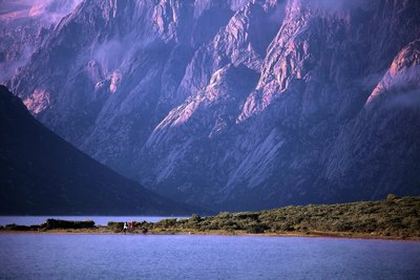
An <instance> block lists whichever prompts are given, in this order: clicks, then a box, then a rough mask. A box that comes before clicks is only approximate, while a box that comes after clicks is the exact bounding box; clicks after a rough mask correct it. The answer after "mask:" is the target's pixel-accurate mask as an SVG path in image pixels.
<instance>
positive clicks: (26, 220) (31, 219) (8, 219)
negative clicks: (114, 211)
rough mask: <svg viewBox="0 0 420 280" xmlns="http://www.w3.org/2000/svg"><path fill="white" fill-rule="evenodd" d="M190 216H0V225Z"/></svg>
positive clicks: (124, 220) (151, 219)
mask: <svg viewBox="0 0 420 280" xmlns="http://www.w3.org/2000/svg"><path fill="white" fill-rule="evenodd" d="M175 218H188V217H178V216H177V217H172V216H171V217H167V216H0V226H5V225H8V224H17V225H25V226H30V225H39V224H42V223H43V222H45V221H46V220H47V219H59V220H68V221H87V220H91V221H94V222H95V224H96V225H101V226H105V225H107V224H108V222H110V221H113V222H127V221H139V222H140V221H147V222H158V221H160V220H163V219H175Z"/></svg>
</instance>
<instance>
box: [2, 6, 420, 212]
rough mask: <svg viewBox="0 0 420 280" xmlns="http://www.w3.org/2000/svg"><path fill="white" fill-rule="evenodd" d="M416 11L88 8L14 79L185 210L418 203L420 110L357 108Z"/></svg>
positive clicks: (409, 33) (69, 128)
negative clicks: (391, 195)
mask: <svg viewBox="0 0 420 280" xmlns="http://www.w3.org/2000/svg"><path fill="white" fill-rule="evenodd" d="M419 14H420V5H418V3H417V1H415V0H406V1H397V0H373V1H344V0H337V1H327V0H312V1H310V0H284V1H282V0H277V1H276V0H252V1H251V0H242V1H241V0H236V1H233V0H232V1H218V0H217V1H199V0H197V1H165V0H161V1H151V0H150V1H137V2H136V1H119V0H107V1H84V2H83V3H81V5H80V6H78V8H77V9H76V10H75V11H73V12H72V14H71V15H70V16H68V17H66V18H65V19H64V20H62V21H61V22H60V23H59V24H58V25H57V26H56V27H55V29H54V31H53V32H52V33H51V34H50V35H49V36H48V37H47V38H46V39H45V41H44V43H43V44H41V45H40V46H38V47H37V51H36V53H34V55H33V56H32V58H31V62H30V63H29V64H28V65H27V66H26V67H24V68H22V69H21V71H20V72H19V73H18V74H17V75H15V76H14V78H13V79H12V80H11V81H10V82H9V85H10V86H11V87H12V88H13V89H14V91H15V92H16V93H17V94H18V95H19V96H21V97H22V99H24V103H25V105H26V106H27V107H28V108H29V110H30V111H31V112H32V113H33V114H34V115H35V116H36V117H37V118H38V119H39V120H40V121H42V122H43V123H44V124H46V125H47V126H48V127H50V128H51V129H52V130H54V131H55V132H57V133H58V134H59V135H61V136H62V137H64V138H65V139H67V140H68V141H70V142H71V143H73V144H74V145H76V146H77V147H79V148H81V149H82V150H83V151H85V152H86V153H88V154H89V155H91V156H93V157H94V158H95V159H98V160H99V161H101V162H102V163H105V164H107V165H108V166H111V167H112V168H114V169H116V170H118V171H119V172H121V173H123V174H125V175H127V176H130V177H131V178H135V179H137V180H138V181H140V182H143V183H145V184H146V185H148V186H151V187H153V189H154V190H157V191H159V192H161V193H163V194H166V195H171V196H173V197H177V198H179V199H182V200H184V201H188V202H194V203H199V204H201V205H205V206H208V207H213V208H224V209H225V208H230V209H251V208H253V209H258V208H267V207H277V206H280V205H284V204H290V203H310V202H329V201H337V200H339V201H345V200H353V199H356V198H357V199H376V198H382V197H383V195H384V194H386V193H388V192H391V191H392V192H396V193H400V194H401V195H403V194H419V193H420V185H419V183H420V182H419V181H418V177H416V176H415V175H413V174H418V173H419V172H418V171H419V167H418V164H417V162H418V161H417V159H418V155H419V150H418V148H417V147H418V146H419V142H418V141H419V140H418V139H419V138H418V137H417V136H416V134H415V133H416V132H415V129H414V128H415V127H416V120H418V115H419V112H418V107H417V105H414V107H413V108H414V109H413V108H410V109H407V108H401V107H398V108H395V107H393V106H388V105H387V104H388V103H393V102H394V101H392V100H388V98H386V100H385V101H383V102H384V103H386V104H385V105H383V106H382V107H384V108H388V109H389V108H391V109H389V110H391V112H388V111H384V110H383V108H382V107H381V106H376V105H372V106H368V105H365V104H366V102H368V103H369V104H370V103H371V101H370V100H373V99H375V98H373V96H376V94H377V93H378V92H380V91H382V89H381V88H382V87H383V86H382V85H381V83H382V84H383V83H385V81H384V80H387V79H389V78H387V76H385V77H384V78H383V80H382V81H381V79H382V77H383V76H384V75H387V74H385V73H386V72H387V70H388V68H389V67H390V65H391V64H392V62H393V60H394V59H398V58H396V56H397V55H398V53H399V52H400V51H402V50H403V49H404V48H409V49H410V48H411V49H412V48H413V47H408V45H409V44H414V43H411V42H413V41H415V40H416V39H419V38H420V17H419ZM82 30H83V32H81V31H82ZM414 45H416V44H414ZM410 46H411V45H410ZM402 52H404V51H402ZM392 67H393V66H391V68H392ZM415 69H417V68H415ZM390 71H391V70H390ZM406 82H407V81H406V80H403V82H402V83H403V84H405V83H406ZM417 89H418V88H416V87H413V89H412V91H414V92H415V93H414V94H412V95H413V96H417V95H418V93H417V92H418V90H417ZM372 92H373V93H372ZM398 92H399V91H398ZM386 95H388V94H386ZM370 96H372V97H370ZM368 99H369V101H368ZM410 100H411V99H410ZM372 102H373V101H372ZM373 103H376V101H375V102H373ZM408 103H410V104H411V103H413V101H409V102H408ZM413 104H416V102H414V103H413ZM368 107H369V108H370V109H369V108H368ZM381 108H382V109H381ZM388 109H387V110H388ZM384 115H386V118H385V117H384ZM398 122H401V123H404V129H402V127H401V129H398V130H397V129H395V126H396V124H395V123H398ZM397 126H398V125H397ZM379 135H383V137H379ZM385 136H386V137H385ZM344 150H345V151H344ZM391 150H392V151H395V153H394V154H392V156H390V157H389V158H390V159H391V158H392V161H391V162H387V161H386V160H385V159H387V158H388V157H387V153H389V151H391ZM399 155H401V156H403V159H402V165H400V164H399V163H398V162H396V159H397V158H398V156H399ZM401 166H404V167H401ZM390 170H393V172H390ZM390 173H392V174H393V175H392V176H391V175H389V174H390ZM355 174H358V175H357V176H355Z"/></svg>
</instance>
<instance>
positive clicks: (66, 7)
mask: <svg viewBox="0 0 420 280" xmlns="http://www.w3.org/2000/svg"><path fill="white" fill-rule="evenodd" d="M80 1H81V0H1V1H0V37H1V38H2V40H1V42H0V82H3V81H6V80H7V79H10V78H11V77H12V76H13V75H14V74H15V73H16V72H17V70H18V69H19V67H23V66H24V65H26V63H28V62H29V60H30V57H31V55H32V54H33V53H34V51H35V50H36V46H38V45H40V44H42V41H43V40H44V38H46V37H47V35H48V34H49V32H50V31H51V30H52V27H53V26H54V25H55V24H57V23H58V22H59V21H60V20H61V19H62V18H63V17H64V16H66V15H67V14H69V13H70V12H71V11H72V10H73V9H74V8H75V7H76V6H77V5H78V4H79V3H80Z"/></svg>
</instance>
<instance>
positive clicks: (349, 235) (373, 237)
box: [0, 228, 420, 242]
mask: <svg viewBox="0 0 420 280" xmlns="http://www.w3.org/2000/svg"><path fill="white" fill-rule="evenodd" d="M3 234H16V235H20V234H22V235H25V234H35V235H38V234H41V235H42V234H45V235H49V234H50V235H128V236H174V235H180V236H231V237H235V236H236V237H283V238H287V237H308V238H330V239H362V240H385V241H414V242H420V237H412V236H411V237H398V236H383V235H374V234H362V233H360V234H357V233H346V232H337V233H334V232H308V233H303V232H290V233H246V232H237V233H232V232H224V231H208V232H187V231H178V232H175V231H173V232H172V231H159V232H148V233H141V232H127V233H125V234H124V233H123V232H113V231H111V230H101V229H100V228H98V229H95V230H86V229H85V230H78V229H54V230H45V231H34V230H27V231H22V230H5V229H3V230H0V235H3Z"/></svg>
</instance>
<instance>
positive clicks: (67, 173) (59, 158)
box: [0, 85, 192, 215]
mask: <svg viewBox="0 0 420 280" xmlns="http://www.w3.org/2000/svg"><path fill="white" fill-rule="evenodd" d="M0 136H1V137H0V168H1V170H2V172H1V173H0V182H1V188H0V214H2V215H4V214H19V215H22V214H31V215H45V214H49V215H59V214H66V215H69V214H106V215H109V214H185V213H190V212H191V211H192V209H191V208H189V207H187V206H184V205H180V204H176V203H175V202H173V201H170V200H168V199H165V198H163V197H160V196H158V195H156V194H154V193H152V192H151V191H148V190H146V189H144V188H143V187H141V186H140V185H139V184H138V183H135V182H133V181H130V180H128V179H126V178H124V177H122V176H121V175H119V174H117V173H115V172H114V171H112V170H110V169H109V168H107V167H105V166H104V165H102V164H100V163H98V162H96V161H95V160H93V159H91V158H90V157H89V156H87V155H85V154H84V153H82V152H80V151H78V150H77V149H75V148H74V147H73V146H71V145H70V144H69V143H67V142H65V141H64V140H63V139H61V138H60V137H58V136H56V135H55V134H54V133H52V132H51V131H49V130H48V129H47V128H45V127H44V126H43V125H42V124H41V123H39V122H38V121H37V120H35V119H34V118H33V117H32V116H31V114H30V113H29V112H28V111H27V109H26V108H25V106H24V105H23V103H22V101H21V100H20V99H19V98H18V97H16V96H14V95H12V93H10V92H9V91H8V90H7V88H6V87H4V86H1V85H0Z"/></svg>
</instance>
